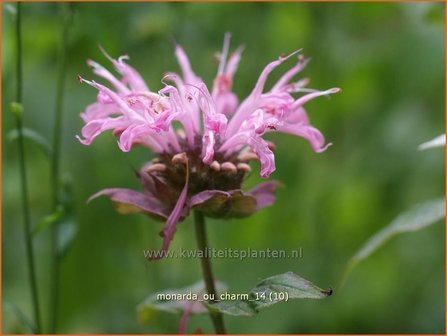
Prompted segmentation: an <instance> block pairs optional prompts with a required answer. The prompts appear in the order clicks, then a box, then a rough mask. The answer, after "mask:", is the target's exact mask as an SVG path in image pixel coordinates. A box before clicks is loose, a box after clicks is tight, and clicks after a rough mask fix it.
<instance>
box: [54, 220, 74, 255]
mask: <svg viewBox="0 0 447 336" xmlns="http://www.w3.org/2000/svg"><path fill="white" fill-rule="evenodd" d="M77 231H78V227H77V225H76V221H75V219H74V217H73V216H72V215H67V216H65V217H64V218H63V219H62V220H61V221H60V222H59V224H58V239H57V253H58V256H59V258H63V257H64V256H65V254H66V253H67V251H68V249H69V247H70V246H71V244H72V242H73V240H74V238H75V237H76V234H77Z"/></svg>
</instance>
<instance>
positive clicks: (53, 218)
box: [31, 206, 65, 236]
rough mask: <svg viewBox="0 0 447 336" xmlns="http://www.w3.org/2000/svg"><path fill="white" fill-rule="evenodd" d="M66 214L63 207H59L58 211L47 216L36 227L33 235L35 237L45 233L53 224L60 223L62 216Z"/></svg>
mask: <svg viewBox="0 0 447 336" xmlns="http://www.w3.org/2000/svg"><path fill="white" fill-rule="evenodd" d="M64 214H65V209H64V208H63V207H62V206H58V207H57V209H56V211H55V212H53V213H52V214H49V215H47V216H45V217H44V218H43V219H42V220H41V221H40V222H39V223H37V225H36V226H35V227H34V229H33V232H32V233H31V234H32V235H33V236H35V235H37V234H39V233H40V232H42V231H44V230H45V229H46V228H48V227H50V226H52V225H53V224H55V223H57V222H58V221H60V219H61V218H62V216H63V215H64Z"/></svg>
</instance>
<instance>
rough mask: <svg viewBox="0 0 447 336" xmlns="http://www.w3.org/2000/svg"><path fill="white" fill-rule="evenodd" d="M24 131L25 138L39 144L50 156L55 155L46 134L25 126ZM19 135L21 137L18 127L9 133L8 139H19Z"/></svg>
mask: <svg viewBox="0 0 447 336" xmlns="http://www.w3.org/2000/svg"><path fill="white" fill-rule="evenodd" d="M22 132H23V137H24V138H25V139H27V140H30V141H32V142H34V143H35V144H36V145H38V146H39V148H40V149H42V151H43V152H44V153H45V154H46V155H47V156H48V157H51V156H52V155H53V150H52V149H51V146H50V143H49V142H48V140H47V139H45V137H44V136H42V135H41V134H39V133H38V132H36V131H35V130H33V129H30V128H26V127H24V128H23V129H22ZM18 137H19V132H18V131H17V129H14V130H12V131H10V132H9V133H8V135H7V139H8V140H9V141H14V140H17V138H18Z"/></svg>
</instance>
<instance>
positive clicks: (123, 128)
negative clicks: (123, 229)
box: [78, 34, 340, 257]
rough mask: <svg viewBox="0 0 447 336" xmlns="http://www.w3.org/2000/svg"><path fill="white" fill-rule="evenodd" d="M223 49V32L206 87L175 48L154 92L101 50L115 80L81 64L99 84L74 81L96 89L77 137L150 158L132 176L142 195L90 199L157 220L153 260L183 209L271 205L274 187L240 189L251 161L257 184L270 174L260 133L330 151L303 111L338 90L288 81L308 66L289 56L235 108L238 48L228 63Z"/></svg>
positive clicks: (226, 211)
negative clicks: (103, 137) (144, 151)
mask: <svg viewBox="0 0 447 336" xmlns="http://www.w3.org/2000/svg"><path fill="white" fill-rule="evenodd" d="M229 44H230V35H229V34H226V35H225V39H224V46H223V50H222V52H221V54H220V56H219V65H218V71H217V75H216V77H215V79H214V81H213V86H212V89H211V91H210V90H209V89H208V87H207V86H206V84H205V83H204V81H203V80H202V79H201V78H200V77H198V76H197V75H196V74H195V73H194V71H193V70H192V68H191V64H190V62H189V59H188V57H187V55H186V53H185V51H184V50H183V48H182V47H181V46H180V45H177V46H176V47H175V55H176V57H177V60H178V63H179V65H180V68H181V72H182V75H181V76H180V75H177V74H175V73H168V74H167V75H166V76H165V77H164V78H163V79H162V81H161V82H162V83H163V85H164V87H163V88H161V89H160V90H158V91H151V90H150V89H149V87H148V86H147V85H146V84H145V82H144V80H143V79H142V77H141V75H140V74H139V73H138V72H137V71H136V70H135V69H134V68H132V67H131V66H130V65H128V64H127V63H126V61H127V60H128V57H127V56H121V57H120V58H118V59H113V58H111V57H110V56H109V55H107V53H105V52H104V51H103V52H104V54H105V55H106V57H107V58H108V59H109V60H110V61H111V62H112V64H113V66H114V68H115V70H116V71H117V72H118V73H119V74H120V79H118V78H117V77H116V76H115V75H113V74H112V73H111V72H109V71H108V70H107V69H106V68H104V67H103V66H101V65H99V64H98V63H96V62H94V61H91V60H89V61H88V64H89V65H90V66H91V67H92V68H93V72H94V73H95V74H96V75H97V76H99V77H100V78H102V79H103V80H106V81H107V82H108V84H107V85H108V86H106V85H104V84H100V83H98V82H96V81H89V80H86V79H84V78H82V77H79V79H80V81H81V82H84V83H87V84H89V85H91V86H93V87H94V88H96V89H97V90H98V96H97V100H96V102H94V103H93V104H91V105H89V106H88V107H87V108H86V110H85V111H84V112H83V113H82V114H81V118H82V119H83V120H84V122H85V125H84V127H83V128H82V132H81V133H82V137H78V139H79V141H80V142H81V143H82V144H84V145H90V144H91V143H92V141H93V140H94V139H95V138H96V137H97V136H98V135H99V134H101V133H102V132H104V131H107V130H113V134H114V135H115V136H116V137H117V138H118V146H119V148H120V149H121V150H122V151H124V152H128V151H130V150H131V149H132V147H134V146H143V147H146V148H148V149H149V150H151V151H152V152H153V153H154V155H155V158H154V159H153V160H152V161H150V162H148V163H146V164H145V165H144V166H143V167H142V169H141V170H140V171H138V172H136V175H137V177H138V178H139V180H140V182H141V185H142V189H143V192H137V191H134V190H130V189H117V188H114V189H105V190H102V191H100V192H98V193H97V194H95V195H93V196H92V197H91V198H90V199H94V198H96V197H98V196H102V195H105V196H108V197H110V199H111V200H112V201H114V202H115V204H116V205H117V210H118V211H119V212H121V213H135V212H142V213H145V214H147V215H149V216H151V217H153V218H156V219H161V220H164V221H166V223H165V226H164V228H163V230H162V231H161V236H162V237H163V244H162V248H161V251H162V252H163V253H160V254H159V255H160V257H161V256H163V255H164V252H165V251H167V249H168V248H169V244H170V241H171V240H172V239H173V236H174V233H175V231H176V225H177V223H179V221H181V220H182V219H183V218H185V217H186V216H187V215H188V213H189V211H190V210H191V209H194V210H197V211H201V212H203V213H204V214H205V215H206V216H209V217H216V218H234V217H237V218H241V217H246V216H249V215H251V214H253V213H254V212H256V211H258V210H260V209H262V208H264V207H267V206H270V205H271V204H273V202H274V201H275V196H274V192H275V189H276V187H277V185H278V183H277V182H275V181H269V182H264V183H261V184H259V185H257V186H256V187H255V188H253V189H251V190H249V191H242V189H241V187H242V183H243V181H244V179H245V178H246V177H247V175H248V174H249V173H250V172H251V167H250V165H249V163H250V161H251V160H259V162H260V167H261V171H260V175H261V177H262V178H268V177H269V176H270V174H271V173H273V172H274V171H275V156H274V152H273V150H274V145H273V143H271V142H269V141H267V140H265V139H264V138H263V136H264V135H265V134H266V133H269V132H281V133H286V134H291V135H296V136H298V137H302V138H304V139H305V140H307V141H308V142H309V144H310V146H311V148H312V149H313V150H314V151H315V152H317V153H320V152H323V151H324V150H326V148H327V147H328V146H329V145H330V144H326V143H325V140H324V137H323V135H322V134H321V132H320V131H319V130H318V129H316V128H315V127H313V126H312V125H311V124H310V121H309V118H308V116H307V113H306V111H305V110H304V107H303V106H304V105H305V104H306V103H307V102H308V101H310V100H311V99H314V98H316V97H319V96H327V95H330V94H333V93H337V92H339V91H340V89H338V88H331V89H329V90H324V91H319V90H313V89H309V88H306V87H305V86H306V85H307V83H308V80H307V79H301V80H298V81H293V80H292V79H293V78H294V77H295V75H297V74H298V73H299V72H300V71H301V70H302V69H303V68H304V67H305V66H306V64H307V63H308V60H307V59H305V58H304V57H303V56H302V55H300V54H299V52H300V50H298V51H296V52H293V53H292V54H290V55H288V56H285V57H283V56H280V57H279V58H278V59H277V60H275V61H273V62H271V63H269V64H268V65H267V66H266V67H265V68H264V70H263V71H262V72H261V75H260V76H259V78H258V80H257V82H256V84H255V86H254V88H253V90H252V91H251V93H250V94H249V95H248V97H246V98H245V99H243V100H242V101H241V102H239V99H238V97H237V96H236V94H235V93H234V92H232V83H233V78H234V74H235V72H236V69H237V67H238V64H239V60H240V57H241V53H242V50H243V49H242V47H239V48H238V49H237V50H236V51H234V52H233V53H232V54H231V55H230V56H229V57H228V52H229ZM296 55H298V56H297V62H296V63H295V65H294V66H293V67H292V68H290V69H289V70H288V71H286V72H285V73H284V74H283V75H282V77H280V79H279V80H278V81H277V82H276V83H275V84H274V85H273V86H272V87H271V88H270V89H269V90H266V89H265V83H266V81H267V78H268V76H269V74H270V73H271V72H272V71H273V70H275V69H276V68H277V67H279V66H280V65H281V64H282V63H284V62H285V61H287V60H289V59H291V58H293V57H295V56H296ZM168 82H170V83H172V85H171V84H168Z"/></svg>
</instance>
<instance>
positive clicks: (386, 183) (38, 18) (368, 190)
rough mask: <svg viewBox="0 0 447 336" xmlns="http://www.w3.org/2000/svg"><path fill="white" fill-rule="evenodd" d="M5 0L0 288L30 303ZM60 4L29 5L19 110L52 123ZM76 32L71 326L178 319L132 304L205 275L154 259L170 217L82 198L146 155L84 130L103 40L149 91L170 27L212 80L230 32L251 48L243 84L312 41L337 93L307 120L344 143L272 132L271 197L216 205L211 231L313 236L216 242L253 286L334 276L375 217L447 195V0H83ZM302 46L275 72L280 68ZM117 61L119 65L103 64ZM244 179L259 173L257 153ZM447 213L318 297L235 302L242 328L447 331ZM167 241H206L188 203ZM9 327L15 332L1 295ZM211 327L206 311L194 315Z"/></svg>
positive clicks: (389, 216)
mask: <svg viewBox="0 0 447 336" xmlns="http://www.w3.org/2000/svg"><path fill="white" fill-rule="evenodd" d="M10 6H14V5H11V4H3V23H2V24H3V26H2V28H3V36H2V38H3V39H2V43H3V47H2V51H3V54H2V60H3V68H2V81H3V82H2V83H3V85H2V88H3V92H2V98H3V100H2V111H3V113H2V140H3V141H2V144H3V147H2V149H3V167H2V168H3V214H2V216H3V217H2V220H3V225H2V230H3V231H2V237H3V240H2V262H3V274H2V275H3V303H4V304H5V303H6V302H10V303H14V304H15V305H17V306H18V307H19V308H20V309H21V310H22V311H23V312H24V313H25V314H26V315H27V316H29V317H31V307H30V305H29V302H30V295H29V287H28V280H27V279H28V277H27V269H26V259H25V250H24V245H23V232H22V216H21V207H20V194H19V188H18V186H19V176H18V158H17V144H16V143H14V142H10V141H8V140H6V135H7V133H8V132H9V131H11V130H12V129H13V128H14V123H13V119H12V116H11V114H10V110H9V104H10V102H11V101H12V100H13V99H14V87H15V85H14V83H15V74H14V66H15V59H14V31H13V23H14V20H13V15H12V14H11V12H10ZM60 6H61V4H57V3H24V4H23V15H22V22H23V53H24V107H25V116H24V118H25V126H27V127H30V128H33V129H35V130H37V131H38V132H39V133H41V134H43V135H44V136H45V137H47V138H48V139H49V140H51V132H52V124H53V113H54V100H55V89H56V69H57V67H56V66H55V64H57V55H58V48H59V44H60V32H61V29H62V28H61V27H62V26H61V24H62V22H61V19H60V15H59V14H60ZM74 9H75V17H74V21H73V25H72V28H71V31H70V48H69V53H68V57H69V58H68V70H67V74H66V80H67V91H66V93H67V94H66V102H65V117H64V122H63V142H62V144H61V145H62V149H63V150H62V171H63V175H64V176H68V177H70V178H71V180H72V182H73V193H74V197H75V212H76V218H77V225H78V234H77V236H76V238H75V240H74V241H73V244H72V246H71V248H70V250H69V251H68V253H67V255H66V257H65V259H64V260H63V262H62V266H61V288H60V289H61V291H60V299H61V304H60V321H59V325H60V327H59V330H58V331H59V332H61V333H176V331H177V325H178V321H179V316H171V315H167V314H159V315H154V316H153V319H152V321H151V323H150V324H149V325H142V324H140V323H139V322H138V319H137V315H136V306H137V304H138V303H140V302H141V301H142V300H143V299H145V298H146V297H147V296H148V295H149V294H150V293H152V292H154V291H158V290H161V289H165V288H179V287H183V286H187V285H190V284H192V283H194V282H196V281H197V280H199V279H200V274H201V273H200V272H201V271H200V267H199V261H198V260H193V259H183V260H180V259H177V260H162V261H158V262H151V263H149V262H147V261H146V260H145V259H144V258H143V252H142V251H143V250H144V249H152V248H158V247H159V246H160V244H161V239H160V238H159V237H158V231H159V230H160V228H161V227H162V226H161V224H160V223H156V222H153V221H152V220H151V219H148V218H145V217H143V216H141V215H132V216H121V215H119V214H117V213H116V212H115V211H114V210H113V207H112V205H111V204H110V202H109V201H108V200H106V199H100V200H98V201H95V202H93V203H91V204H89V205H86V199H87V198H88V197H89V196H90V195H92V194H93V193H95V192H96V191H98V190H100V189H102V188H105V187H129V188H135V189H138V188H139V186H138V183H137V181H136V179H135V178H134V175H133V173H132V170H131V166H134V167H139V166H141V165H142V164H143V163H144V162H145V161H147V160H148V159H150V158H151V157H152V154H151V153H149V152H148V151H147V150H144V149H141V148H139V149H136V150H133V151H132V152H131V153H127V154H126V153H122V152H120V151H119V149H118V147H117V146H116V143H115V142H116V140H115V139H114V138H113V136H112V135H111V134H105V135H102V136H100V137H99V138H98V139H97V140H95V142H94V143H93V144H92V145H91V146H89V147H86V146H83V145H81V144H80V143H79V142H78V141H77V140H76V139H75V135H76V134H79V132H80V128H81V127H82V121H81V119H80V118H79V113H80V112H81V111H82V110H83V109H84V108H85V107H86V106H87V105H88V104H89V103H91V102H93V101H94V99H95V97H96V92H95V90H94V89H92V88H90V87H88V86H86V85H80V84H79V83H78V82H77V80H76V76H77V74H82V75H83V76H84V77H85V78H94V76H93V75H92V74H91V71H90V69H88V67H87V65H86V60H87V59H88V58H92V59H94V60H96V61H99V62H100V63H102V64H104V65H107V66H110V64H108V61H107V60H106V59H105V58H104V57H103V56H102V54H101V52H100V51H99V49H98V44H101V45H102V46H104V48H105V49H106V50H107V51H108V52H109V53H110V54H111V55H112V56H114V57H117V56H119V55H122V54H128V55H129V56H130V64H131V65H132V66H134V67H135V68H136V69H138V70H139V71H140V72H141V73H142V75H143V76H144V78H145V79H146V81H147V83H148V84H149V86H150V87H151V88H152V89H153V90H158V89H160V88H162V86H163V85H162V84H161V83H160V79H161V78H162V76H163V73H164V72H165V71H167V70H175V71H178V66H177V64H176V60H175V57H174V53H173V47H172V44H171V42H170V41H171V39H172V37H174V38H175V40H176V41H178V42H179V43H180V44H182V45H183V46H184V47H185V50H186V51H187V53H188V55H189V56H190V59H191V61H192V65H193V68H194V69H195V71H196V73H198V74H199V75H200V76H202V78H203V79H204V80H206V81H207V83H211V81H212V78H213V76H214V74H215V72H216V66H215V65H214V64H213V62H212V59H213V55H214V53H215V52H216V51H219V50H220V49H221V46H222V40H223V35H224V33H225V32H226V31H229V32H231V33H232V35H233V38H232V48H235V47H237V46H238V45H239V44H245V46H246V48H245V51H244V53H243V57H242V60H241V63H240V67H239V70H238V72H237V74H236V77H235V83H234V90H235V92H236V93H237V95H238V96H239V98H243V97H244V96H246V95H247V94H248V93H249V92H250V90H251V88H252V87H253V85H254V83H255V81H256V80H257V78H258V76H259V74H260V72H261V70H262V69H263V67H264V65H265V64H267V63H268V62H269V61H271V60H273V59H276V58H277V57H278V55H280V54H282V53H289V52H291V51H293V50H296V49H298V48H304V51H303V53H304V54H305V55H306V56H310V57H311V58H312V61H311V63H310V64H309V65H308V67H307V68H306V69H305V71H304V72H303V76H306V77H310V78H311V84H310V87H314V88H318V89H325V88H329V87H334V86H337V87H341V88H342V89H343V93H342V94H340V95H336V96H333V97H331V99H325V98H320V99H317V100H314V101H312V102H310V103H309V104H307V110H308V111H309V114H310V117H311V120H312V123H313V125H315V126H316V127H317V128H319V129H320V130H321V131H322V132H323V133H324V134H325V136H326V138H327V140H328V141H330V142H333V143H334V145H333V146H332V147H330V149H329V150H328V151H326V152H324V153H323V154H318V155H317V154H314V153H313V152H312V151H311V149H310V147H309V145H308V144H307V143H306V142H305V141H303V140H302V139H298V138H295V137H291V136H286V135H281V134H274V135H272V136H271V137H270V138H271V139H272V140H273V141H274V142H275V143H276V144H277V150H276V163H277V171H276V172H275V173H274V174H273V175H272V178H274V179H277V180H280V181H283V182H284V184H285V188H283V189H280V190H279V191H278V193H277V202H276V204H275V205H274V206H273V207H271V208H267V209H264V210H262V211H261V212H259V213H258V214H256V215H254V216H252V217H251V218H249V219H243V220H234V221H229V222H227V221H220V220H212V221H211V220H209V223H208V228H209V235H210V237H209V240H210V243H211V245H212V246H213V247H216V248H226V247H228V248H233V249H244V248H247V247H251V248H256V249H264V248H271V249H275V248H276V249H296V248H302V249H303V258H302V259H285V260H278V259H272V260H263V259H258V260H255V259H246V260H243V261H240V260H237V259H226V260H225V259H217V260H214V261H213V267H214V271H215V274H216V276H217V278H218V279H219V280H221V281H223V282H225V283H227V284H228V286H229V287H230V290H231V291H232V292H234V293H243V292H245V291H247V290H249V289H250V288H252V287H253V286H254V285H255V284H256V282H257V281H258V280H260V279H263V278H265V277H267V276H270V275H274V274H279V273H283V272H286V271H293V272H295V273H297V274H300V275H301V276H303V277H305V278H307V279H309V280H311V281H312V282H314V283H315V284H317V285H319V286H321V287H323V288H327V287H333V288H334V287H336V285H337V283H338V281H339V279H340V276H341V274H342V272H343V269H344V266H345V263H346V261H347V260H348V259H349V257H350V256H351V255H352V254H353V253H354V252H355V251H356V250H357V248H358V247H359V246H360V245H361V244H362V243H363V242H364V241H365V240H366V239H367V238H368V237H370V236H371V235H372V234H373V233H375V232H376V231H378V230H379V229H380V228H382V227H383V226H385V225H387V224H388V223H389V222H390V221H391V220H393V219H394V218H395V217H396V216H397V215H398V214H399V213H400V212H402V211H403V210H406V209H407V208H409V207H411V206H412V205H413V204H415V203H418V202H421V201H424V200H427V199H431V198H435V197H439V196H441V195H443V194H444V153H443V150H442V149H436V150H431V151H425V152H419V151H418V150H417V146H418V145H419V144H420V143H422V142H424V141H426V140H429V139H431V138H433V137H435V136H437V135H439V134H441V133H443V132H444V111H445V106H444V102H445V100H444V97H445V96H444V94H445V85H444V83H445V82H444V80H445V64H444V56H445V45H444V38H445V35H444V34H445V33H444V4H443V3H78V4H75V8H74ZM291 65H292V62H289V63H287V64H286V65H283V66H282V67H281V68H280V69H278V70H276V71H275V72H274V73H273V74H272V76H271V77H272V78H271V80H270V81H269V82H270V83H272V82H273V80H274V79H275V78H278V77H279V75H280V74H281V73H283V72H284V71H285V70H286V69H287V67H288V66H289V67H290V66H291ZM109 68H110V67H109ZM26 149H27V159H28V166H27V168H28V174H29V180H30V200H31V205H32V209H31V210H32V220H33V223H34V224H36V223H37V222H38V221H39V220H40V219H41V218H42V217H43V216H45V215H47V214H48V213H50V211H51V193H50V176H49V163H48V161H47V159H46V157H45V156H44V155H43V154H42V153H41V152H40V151H39V150H37V149H36V147H35V145H33V144H32V143H28V144H27V147H26ZM254 168H255V172H256V173H254V174H253V176H252V177H251V178H250V179H249V181H247V186H249V185H253V184H255V183H256V182H257V181H259V180H260V179H259V178H258V171H259V167H257V166H256V167H254ZM49 236H50V234H49V231H48V230H47V231H44V232H43V233H41V234H40V235H39V236H37V238H36V239H35V244H36V246H35V250H36V256H37V267H38V279H39V291H40V292H39V294H40V298H41V309H42V311H43V314H44V316H43V317H44V321H46V320H47V317H48V316H47V306H48V287H49V261H48V260H49V256H50V249H49ZM444 244H445V242H444V227H443V225H441V223H440V224H437V225H434V226H432V227H430V228H428V229H426V230H424V231H421V232H417V233H413V234H406V235H402V236H400V237H397V238H396V239H394V240H393V241H391V242H390V243H388V244H387V245H386V246H384V247H383V248H382V249H381V250H380V251H378V252H377V253H375V254H374V255H373V256H372V257H370V258H369V259H368V260H367V261H365V262H363V263H362V264H360V265H359V266H358V267H357V268H356V269H355V270H354V272H353V273H352V276H351V277H350V278H349V280H348V282H347V284H346V286H345V288H344V289H343V290H342V291H335V293H334V295H333V296H332V297H330V298H329V299H326V300H322V301H294V302H288V303H284V304H279V305H275V306H273V307H272V308H270V309H268V310H264V311H262V312H261V313H260V314H258V315H257V316H255V317H253V318H244V317H226V318H225V319H226V323H227V326H228V330H229V331H230V332H233V333H444V331H445V330H444V323H445V321H444V316H445V312H444V309H445V308H444V304H445V295H444V294H445V290H444V280H445V279H444V267H445V265H444ZM171 246H172V248H173V249H179V248H180V247H184V248H195V240H194V231H193V226H192V221H191V218H189V219H187V220H186V221H184V222H183V223H181V224H180V225H179V226H178V230H177V234H176V236H175V239H174V241H173V244H172V245H171ZM3 315H4V316H3V332H5V333H11V332H20V331H21V329H20V325H19V322H18V320H17V318H16V317H15V316H14V315H13V314H12V313H11V312H10V311H8V310H4V312H3ZM197 327H200V328H202V329H203V330H204V331H205V332H208V333H210V332H212V327H211V323H210V321H209V318H208V317H207V316H200V317H193V318H192V319H191V322H190V326H189V331H194V330H195V329H196V328H197Z"/></svg>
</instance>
